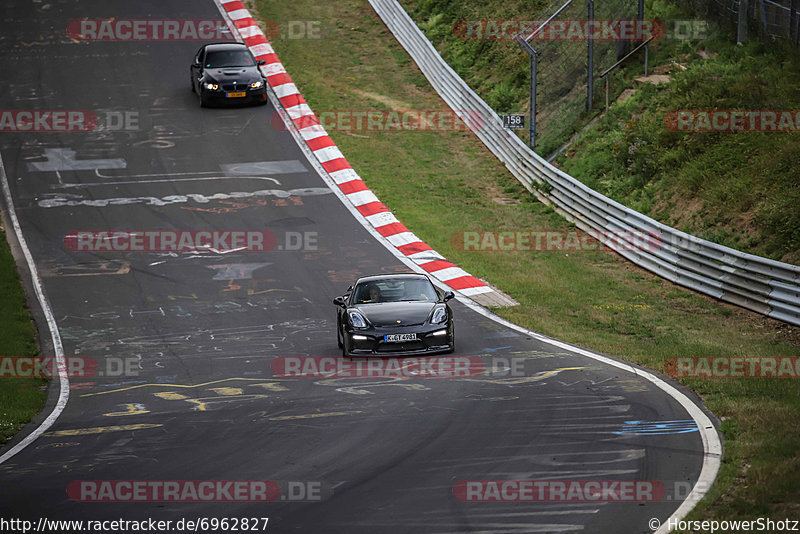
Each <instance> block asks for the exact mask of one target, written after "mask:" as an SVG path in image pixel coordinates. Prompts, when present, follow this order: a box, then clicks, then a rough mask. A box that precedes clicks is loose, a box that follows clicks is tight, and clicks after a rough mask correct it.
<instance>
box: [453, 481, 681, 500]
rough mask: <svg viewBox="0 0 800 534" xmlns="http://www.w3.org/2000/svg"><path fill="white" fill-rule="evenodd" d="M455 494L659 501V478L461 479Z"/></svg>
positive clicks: (470, 497)
mask: <svg viewBox="0 0 800 534" xmlns="http://www.w3.org/2000/svg"><path fill="white" fill-rule="evenodd" d="M453 495H454V496H455V497H456V499H458V500H460V501H464V502H656V501H660V500H662V499H664V497H665V495H666V488H665V486H664V484H663V483H662V482H660V481H658V480H461V481H459V482H457V483H456V484H455V485H454V486H453Z"/></svg>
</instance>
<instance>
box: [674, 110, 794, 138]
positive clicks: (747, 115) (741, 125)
mask: <svg viewBox="0 0 800 534" xmlns="http://www.w3.org/2000/svg"><path fill="white" fill-rule="evenodd" d="M664 125H665V126H666V127H667V129H668V130H671V131H673V132H700V133H708V132H800V111H798V110H754V111H746V110H724V109H721V110H719V109H718V110H679V111H671V112H669V113H667V114H666V115H665V116H664Z"/></svg>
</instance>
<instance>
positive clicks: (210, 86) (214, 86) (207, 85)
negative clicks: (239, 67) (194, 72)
mask: <svg viewBox="0 0 800 534" xmlns="http://www.w3.org/2000/svg"><path fill="white" fill-rule="evenodd" d="M203 86H204V87H205V88H206V89H209V90H211V91H216V90H217V89H219V85H217V84H215V83H209V82H206V83H204V84H203Z"/></svg>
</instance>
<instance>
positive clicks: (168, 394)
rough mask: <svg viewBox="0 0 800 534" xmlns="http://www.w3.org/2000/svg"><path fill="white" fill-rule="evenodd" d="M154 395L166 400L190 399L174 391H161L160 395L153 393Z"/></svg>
mask: <svg viewBox="0 0 800 534" xmlns="http://www.w3.org/2000/svg"><path fill="white" fill-rule="evenodd" d="M153 395H155V396H156V397H159V398H161V399H165V400H183V399H188V398H189V397H187V396H186V395H181V394H180V393H175V392H174V391H161V392H159V393H153Z"/></svg>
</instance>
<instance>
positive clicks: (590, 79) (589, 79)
mask: <svg viewBox="0 0 800 534" xmlns="http://www.w3.org/2000/svg"><path fill="white" fill-rule="evenodd" d="M586 4H587V8H588V13H587V16H586V18H587V27H588V28H592V27H593V24H592V23H593V21H594V0H586ZM586 63H588V65H587V66H586V110H587V111H592V91H593V89H594V39H592V38H591V37H589V39H587V50H586Z"/></svg>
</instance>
